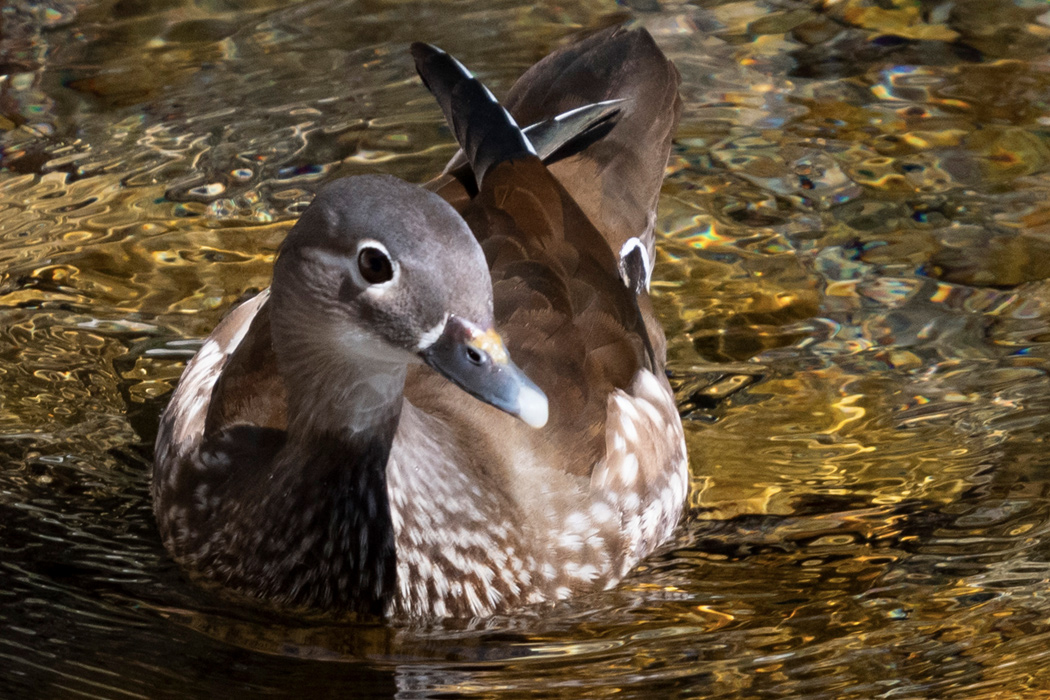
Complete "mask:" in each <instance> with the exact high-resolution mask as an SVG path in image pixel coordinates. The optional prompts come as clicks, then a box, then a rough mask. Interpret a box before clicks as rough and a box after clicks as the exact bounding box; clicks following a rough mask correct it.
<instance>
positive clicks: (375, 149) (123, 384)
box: [0, 0, 1050, 699]
mask: <svg viewBox="0 0 1050 700" xmlns="http://www.w3.org/2000/svg"><path fill="white" fill-rule="evenodd" d="M624 21H625V22H628V23H630V24H632V25H639V26H645V27H647V28H648V29H649V30H650V31H651V32H652V33H653V34H654V35H655V36H656V37H657V40H658V42H659V43H660V44H661V46H662V47H663V48H664V49H665V51H666V52H667V53H668V55H670V56H671V57H672V58H673V59H674V60H675V61H676V63H677V64H678V66H679V68H680V70H681V72H682V76H683V86H682V93H683V97H684V99H685V113H684V116H683V121H682V127H681V129H680V132H679V134H678V137H677V139H676V145H675V149H674V153H673V156H672V160H671V163H670V164H669V167H668V180H667V183H666V186H665V188H664V196H663V198H662V200H661V209H660V218H659V235H660V249H659V261H658V266H657V269H656V275H655V280H654V293H655V298H656V304H657V307H658V309H659V311H660V314H661V317H662V319H663V321H664V324H665V327H666V328H667V331H668V336H669V347H670V355H671V358H670V359H671V363H670V369H671V372H672V380H673V382H674V385H675V387H676V390H677V392H678V398H679V405H680V408H681V411H682V414H683V416H684V418H685V420H686V424H687V439H688V443H689V447H690V459H691V466H692V471H693V475H694V483H693V487H694V488H693V493H692V496H691V500H690V508H689V512H688V514H687V517H686V519H685V521H684V522H683V524H682V526H681V528H680V529H679V533H678V537H677V539H676V541H675V542H673V543H672V544H671V545H669V546H668V547H667V548H666V549H665V551H663V552H662V553H661V554H660V555H659V556H656V557H654V558H653V559H651V560H650V561H648V562H646V563H645V565H643V566H641V567H639V569H638V570H637V571H636V572H635V573H634V574H632V575H631V576H630V577H629V579H628V580H626V581H625V582H624V583H623V584H622V585H621V586H620V587H619V588H617V589H616V590H614V591H612V592H607V593H600V594H594V595H591V596H585V597H583V598H580V599H577V600H574V601H571V602H568V603H563V604H559V605H557V606H555V607H553V608H540V609H536V610H530V611H526V612H523V613H521V614H519V615H514V616H509V617H502V618H496V619H493V620H487V621H475V622H472V623H453V622H447V623H443V624H436V625H430V626H423V627H419V628H412V629H404V628H388V627H383V626H363V625H357V626H353V625H333V624H330V623H325V622H324V621H321V620H287V619H281V618H277V617H275V616H270V615H267V614H265V613H260V612H257V611H249V610H241V609H237V608H234V607H232V606H229V605H225V604H220V603H219V602H218V601H216V599H215V598H212V597H209V596H208V595H207V594H205V593H202V592H201V591H199V590H198V589H197V588H196V587H194V586H193V585H192V584H191V583H189V582H188V581H187V580H186V579H185V577H184V576H183V575H182V573H181V572H180V571H178V570H177V568H176V567H175V566H174V565H173V564H172V563H171V562H170V561H169V560H168V558H167V556H166V555H165V553H164V551H163V549H162V547H161V545H160V542H159V538H158V536H157V533H156V530H155V525H154V521H153V518H152V514H151V512H150V504H149V497H148V481H149V463H150V457H151V449H152V448H151V444H152V440H153V437H154V434H155V430H156V423H157V417H158V415H159V412H160V410H161V409H162V407H163V405H164V403H165V401H166V399H167V396H168V394H169V393H170V391H171V389H172V387H173V386H174V384H175V383H176V381H177V379H178V376H179V374H180V372H181V371H182V368H183V367H184V364H185V362H186V360H187V359H188V358H189V357H190V356H191V355H192V353H193V351H194V350H195V348H196V347H197V341H198V340H199V339H200V338H201V337H203V336H204V335H206V334H207V332H208V331H209V330H210V329H211V327H212V326H213V325H214V324H215V323H216V322H217V320H218V319H219V318H220V317H221V316H222V313H223V311H224V309H226V308H227V307H228V306H229V305H230V304H231V303H233V302H234V301H236V300H237V299H238V298H240V297H241V296H242V295H244V294H245V293H251V292H252V291H254V290H258V289H261V288H263V287H265V286H266V285H267V284H268V282H269V273H270V266H271V264H272V261H273V256H274V252H275V250H276V247H277V245H278V243H279V242H280V240H281V239H282V237H283V235H284V233H285V232H286V231H287V228H288V225H289V222H291V221H293V220H294V219H295V217H296V216H297V215H298V214H299V213H300V212H301V211H302V209H303V207H304V206H305V205H306V204H307V203H308V202H309V200H310V197H311V195H312V193H313V192H314V191H315V190H316V188H317V187H318V186H320V184H321V183H323V182H325V181H327V180H330V179H332V178H334V177H338V176H342V175H348V174H355V173H365V172H388V173H393V174H396V175H399V176H401V177H404V178H406V179H409V180H416V181H419V180H424V179H426V178H428V177H429V176H430V175H432V174H433V173H435V172H437V171H438V170H439V169H440V168H441V166H442V165H443V163H444V162H445V160H447V158H448V157H449V156H450V155H451V154H452V152H453V147H452V145H451V138H450V136H449V133H448V131H447V130H446V129H445V128H444V126H443V125H442V122H441V117H440V114H439V113H438V111H437V109H436V107H435V106H434V104H433V102H432V100H431V98H430V96H429V95H428V94H427V93H426V91H425V90H424V89H423V88H422V86H421V85H420V84H419V82H418V80H417V79H416V78H415V77H414V74H413V70H412V67H411V62H410V60H409V57H408V55H407V45H408V44H409V43H410V42H411V41H415V40H425V41H430V42H433V43H437V44H439V45H441V46H443V47H444V48H446V49H447V50H449V51H451V52H453V53H455V54H456V55H458V56H459V57H460V58H462V59H463V60H464V62H465V63H467V64H468V65H469V66H471V67H472V68H474V69H475V70H476V72H477V73H478V74H479V76H480V77H481V78H482V79H484V80H485V81H486V82H487V83H488V84H490V85H491V86H492V88H493V89H494V91H495V92H496V93H497V94H503V93H505V91H506V90H507V88H508V87H509V86H510V84H511V83H512V82H513V80H514V78H515V77H517V76H518V75H519V74H520V73H521V72H522V71H523V70H524V69H525V68H526V67H528V66H529V65H531V64H532V63H534V62H535V61H536V60H538V59H539V58H541V57H542V56H543V55H545V54H547V53H548V52H549V51H551V50H552V49H553V48H555V47H556V46H558V45H560V44H561V43H562V42H564V41H566V40H568V39H569V38H570V37H571V36H572V35H573V34H574V33H576V32H580V31H586V30H589V29H595V28H599V27H601V26H605V25H608V24H610V23H614V22H624ZM0 23H2V24H0V37H2V38H0V75H2V76H3V77H2V79H0V167H2V171H0V455H2V460H0V668H3V669H4V671H3V673H2V674H0V694H3V695H5V696H7V695H9V696H11V697H102V698H129V697H130V698H135V697H149V698H154V697H185V696H219V695H221V694H226V695H228V696H231V697H241V696H246V695H278V696H279V695H295V696H316V697H327V696H338V697H347V696H350V697H370V696H375V697H389V696H391V695H398V696H399V697H404V698H414V697H432V696H443V697H449V696H455V697H460V696H464V697H491V696H495V695H501V694H510V695H514V696H522V697H551V696H558V697H579V696H585V695H586V696H606V695H614V694H615V695H618V696H620V697H655V696H659V697H663V696H667V697H710V698H775V697H784V698H858V699H859V698H876V697H877V698H967V699H969V698H993V697H996V698H997V697H1011V696H1013V697H1019V696H1028V697H1034V696H1038V695H1039V694H1042V693H1046V692H1047V691H1048V690H1050V660H1048V659H1047V656H1048V655H1050V623H1048V620H1050V600H1048V596H1047V593H1046V591H1047V590H1048V580H1050V537H1048V536H1047V531H1048V529H1050V489H1048V485H1050V453H1048V450H1047V447H1046V436H1047V435H1048V434H1050V432H1048V428H1050V391H1048V390H1050V380H1048V377H1047V369H1048V363H1050V347H1048V343H1050V284H1048V282H1047V279H1048V278H1050V205H1048V204H1047V202H1048V201H1050V196H1048V195H1050V109H1048V103H1050V51H1048V45H1050V5H1047V4H1046V3H1045V2H1044V1H1043V0H1013V1H1011V0H946V1H944V2H939V3H933V2H918V1H915V0H884V1H880V2H876V1H875V0H838V1H832V0H828V1H826V2H805V1H801V0H798V1H792V0H767V1H758V0H746V1H742V2H718V1H716V0H697V1H696V2H690V3H686V2H672V1H670V0H667V1H661V0H630V1H629V2H624V3H621V4H615V3H612V2H602V1H598V0H589V1H587V2H581V3H566V4H561V3H556V2H540V3H536V4H533V3H523V2H517V1H515V2H512V1H510V0H498V1H496V2H491V1H485V2H482V1H481V0H458V1H456V2H446V3H431V2H423V1H415V2H413V1H410V0H361V1H358V2H350V1H336V0H316V1H312V2H298V3H288V2H277V1H276V0H197V1H196V2H193V1H191V0H163V1H162V2H146V1H145V0H66V1H62V2H60V1H58V0H50V1H48V2H39V3H37V2H33V3H30V2H15V3H8V4H5V5H4V6H3V8H2V9H0Z"/></svg>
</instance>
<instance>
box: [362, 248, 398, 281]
mask: <svg viewBox="0 0 1050 700" xmlns="http://www.w3.org/2000/svg"><path fill="white" fill-rule="evenodd" d="M357 269H359V270H360V271H361V276H362V277H364V278H365V281H366V282H368V283H369V284H382V283H383V282H389V281H390V280H391V279H392V278H393V277H394V266H393V265H392V264H391V263H390V258H388V257H387V255H386V253H384V252H383V251H381V250H379V248H372V247H365V248H362V249H361V252H360V253H358V254H357Z"/></svg>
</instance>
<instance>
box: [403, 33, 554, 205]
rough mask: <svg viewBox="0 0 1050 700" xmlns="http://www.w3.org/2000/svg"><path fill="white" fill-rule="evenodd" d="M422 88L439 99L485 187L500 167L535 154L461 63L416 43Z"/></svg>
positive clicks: (415, 53) (527, 141)
mask: <svg viewBox="0 0 1050 700" xmlns="http://www.w3.org/2000/svg"><path fill="white" fill-rule="evenodd" d="M412 57H413V58H414V59H415V61H416V71H417V72H418V73H419V77H420V78H422V79H423V84H424V85H426V86H427V89H428V90H430V92H431V93H433V94H434V97H435V98H437V102H438V105H439V106H440V107H441V111H442V112H443V113H444V115H445V121H446V122H448V125H449V127H450V128H451V129H452V133H453V134H455V136H456V141H458V142H459V145H460V147H461V148H462V149H463V152H464V153H465V154H466V156H467V160H469V161H470V165H471V167H472V168H473V170H474V177H475V178H476V179H477V182H478V184H479V185H480V183H481V181H482V179H483V178H484V177H485V173H486V172H488V170H489V169H490V168H492V167H493V166H494V165H496V164H497V163H501V162H503V161H505V160H510V159H512V158H522V157H525V156H534V155H536V151H535V149H533V147H532V144H531V143H530V142H529V139H528V137H526V136H525V134H524V133H523V132H522V130H521V127H519V126H518V124H517V123H516V122H515V121H514V119H513V118H512V117H511V116H510V113H509V112H508V111H507V110H505V109H504V108H503V106H502V105H501V104H500V103H499V102H497V101H496V98H495V97H493V96H492V93H491V92H489V90H488V88H486V87H485V86H484V85H482V84H481V82H480V81H479V80H478V79H477V78H475V77H474V76H473V75H471V73H470V71H468V70H467V69H466V68H464V67H463V64H461V63H460V62H459V61H457V60H456V59H454V58H453V57H452V56H449V55H448V54H447V53H445V52H444V51H442V50H441V49H439V48H437V47H435V46H431V45H430V44H422V43H415V44H412Z"/></svg>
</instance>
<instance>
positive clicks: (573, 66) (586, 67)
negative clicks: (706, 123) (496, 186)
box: [503, 27, 682, 256]
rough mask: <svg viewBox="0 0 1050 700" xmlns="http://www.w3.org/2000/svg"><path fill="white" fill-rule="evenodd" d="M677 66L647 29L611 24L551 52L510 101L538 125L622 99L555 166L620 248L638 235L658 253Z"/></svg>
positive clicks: (515, 111) (678, 107)
mask: <svg viewBox="0 0 1050 700" xmlns="http://www.w3.org/2000/svg"><path fill="white" fill-rule="evenodd" d="M680 82H681V78H680V76H679V74H678V70H677V69H676V68H675V67H674V64H672V63H671V62H670V61H668V60H667V58H666V57H665V56H664V55H663V53H662V52H661V51H660V49H659V48H658V47H657V46H656V43H655V42H654V41H653V38H652V37H651V36H650V35H649V33H648V32H645V31H627V30H625V29H623V28H622V27H612V28H610V29H606V30H603V31H600V32H598V33H596V34H594V35H592V36H590V37H588V38H586V39H584V40H583V41H580V42H578V43H575V44H572V45H570V46H567V47H565V48H562V49H560V50H558V51H555V52H554V53H552V54H550V55H549V56H547V57H546V58H544V59H543V60H541V61H539V62H538V63H537V64H536V65H534V66H533V67H532V68H530V69H529V70H527V71H526V72H525V74H524V75H522V76H521V78H519V79H518V81H517V82H516V83H515V84H514V87H513V88H511V90H510V93H509V94H508V95H507V98H506V99H505V100H503V104H504V106H506V107H507V109H508V110H510V113H511V114H512V115H513V116H514V118H515V119H516V120H517V121H518V123H519V124H532V123H535V122H538V121H542V120H544V119H548V118H550V117H552V116H554V115H556V114H560V113H562V112H565V111H568V110H570V109H574V108H576V107H581V106H583V105H585V104H590V103H594V102H601V101H604V100H611V99H623V100H624V102H623V103H622V104H621V105H620V113H619V115H618V116H617V121H616V125H615V126H614V127H613V128H612V130H611V131H610V132H609V133H608V134H606V135H605V136H603V137H602V138H601V139H600V140H599V141H598V142H597V143H594V144H592V145H591V146H589V147H588V148H587V149H585V150H584V151H583V152H581V153H579V154H577V155H575V156H572V157H571V158H566V159H564V160H561V161H559V162H557V163H554V164H552V165H551V166H550V170H551V172H552V173H553V174H554V176H555V177H556V178H558V180H559V181H560V182H561V183H562V185H564V187H565V189H566V190H568V192H569V194H570V195H571V196H572V198H573V199H574V200H575V201H576V203H577V204H578V205H579V206H580V208H581V209H582V210H583V211H584V213H585V214H587V216H588V217H589V218H590V219H591V221H592V222H594V224H595V226H597V227H598V229H599V230H600V231H601V232H602V233H603V234H604V235H605V237H606V238H607V240H608V241H609V244H610V245H611V246H612V248H613V250H614V251H617V252H619V250H620V249H621V248H622V247H623V244H624V243H625V242H626V241H627V240H628V239H629V238H631V237H632V236H637V237H639V238H640V239H641V240H642V242H643V244H644V245H645V246H646V248H647V249H648V251H649V254H650V256H651V255H652V253H653V232H652V224H653V222H652V221H650V220H649V213H650V212H651V211H653V210H654V208H655V204H656V200H657V197H658V196H659V193H660V185H661V183H662V182H663V176H664V169H665V168H666V166H667V159H668V156H669V154H670V150H671V138H672V136H673V135H674V131H675V129H676V128H677V126H678V119H679V117H680V116H681V112H682V101H681V98H680V97H679V95H678V85H679V83H680Z"/></svg>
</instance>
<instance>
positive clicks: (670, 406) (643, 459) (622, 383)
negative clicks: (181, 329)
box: [151, 27, 689, 619]
mask: <svg viewBox="0 0 1050 700" xmlns="http://www.w3.org/2000/svg"><path fill="white" fill-rule="evenodd" d="M411 53H412V56H413V58H414V61H415V64H416V68H417V71H418V73H419V75H420V77H421V78H422V81H423V83H424V85H425V86H426V87H427V88H428V89H429V90H430V92H431V93H432V94H433V95H434V97H435V98H436V100H437V102H438V105H439V106H440V108H441V110H442V113H443V114H444V116H445V119H446V122H447V123H448V126H449V128H450V129H451V131H452V133H453V134H454V135H455V137H456V140H457V142H458V144H459V146H460V150H459V151H458V152H457V153H456V155H455V156H454V157H453V158H452V159H451V160H450V161H449V163H448V166H447V167H446V168H445V170H444V171H443V172H442V173H441V174H439V175H438V176H437V177H435V178H434V179H433V180H431V181H430V182H427V183H425V184H423V185H415V184H410V183H408V182H405V181H402V180H400V179H398V178H395V177H392V176H389V175H358V176H352V177H346V178H342V179H337V180H335V181H333V182H331V183H329V184H327V185H325V186H324V187H322V188H321V189H320V190H319V192H317V194H316V196H315V198H314V199H313V201H312V203H311V204H310V205H309V206H308V207H307V208H306V209H305V210H304V212H303V213H302V215H301V216H300V218H299V219H298V221H297V222H296V223H295V224H294V226H293V227H292V228H291V229H290V231H289V233H288V234H287V237H286V239H285V240H284V241H283V243H282V244H281V246H280V249H279V251H278V255H277V257H276V260H275V263H274V270H273V277H272V281H271V285H270V287H269V288H268V289H266V290H264V291H263V292H261V293H259V294H258V295H256V296H254V297H252V298H251V299H249V300H248V301H246V302H244V303H242V304H241V305H239V306H236V307H235V308H233V309H232V310H231V311H230V312H228V314H227V315H226V316H225V317H224V318H223V319H222V320H221V321H220V322H219V324H218V325H217V326H216V327H215V329H214V331H213V332H212V333H211V334H210V335H209V336H208V337H207V338H206V339H205V340H204V341H203V343H202V345H201V346H200V348H199V350H198V351H197V353H196V354H195V356H194V357H193V359H192V360H191V361H190V362H188V363H187V366H186V368H185V370H184V372H183V375H182V377H181V379H180V381H179V384H178V386H177V388H176V390H175V391H174V392H173V395H172V397H171V400H170V402H169V403H168V405H167V407H166V408H165V410H164V412H163V414H162V415H161V419H160V425H159V430H158V435H157V439H156V445H155V458H154V468H153V475H152V482H151V490H152V499H153V505H154V512H155V516H156V519H157V523H158V526H159V531H160V535H161V538H162V540H163V542H164V545H165V547H166V548H167V550H168V551H169V552H170V554H171V556H172V557H173V559H174V560H175V561H176V562H177V563H178V564H179V565H180V566H181V567H182V568H183V569H184V570H185V571H187V572H188V574H189V575H190V577H191V578H193V579H194V580H196V581H198V582H201V583H202V584H205V585H208V586H213V587H217V588H218V589H220V590H222V591H224V592H227V593H230V594H232V595H234V596H236V597H238V598H243V599H245V600H248V601H253V602H256V603H261V604H264V605H267V606H272V607H275V608H279V609H291V610H295V611H299V610H306V611H320V612H322V613H339V614H350V615H365V616H380V617H386V618H414V619H437V618H479V617H487V616H491V615H495V614H502V613H509V612H512V611H514V610H517V609H520V608H524V607H526V606H531V605H536V604H542V603H547V604H550V603H553V602H554V601H558V600H563V599H566V598H570V597H572V596H576V595H580V594H583V593H586V592H589V591H601V590H605V589H609V588H612V587H613V586H615V585H616V584H617V583H619V582H620V580H621V579H623V577H624V576H626V575H627V574H628V573H629V572H630V571H631V570H632V568H634V567H635V566H636V565H637V564H638V563H639V562H640V561H641V560H642V559H644V558H645V557H647V556H648V555H650V554H651V553H652V552H653V551H654V550H655V549H656V548H657V547H659V546H660V545H662V544H663V543H665V542H666V541H667V540H668V539H669V538H670V537H671V536H672V534H673V532H674V530H675V528H676V526H677V524H678V522H679V520H680V518H681V516H682V511H683V507H684V503H685V500H686V498H687V491H688V485H689V468H688V459H687V454H686V445H685V439H684V433H683V428H682V422H681V419H680V417H679V414H678V411H677V410H676V405H675V400H674V394H673V392H672V390H671V387H670V385H669V383H668V379H667V376H666V368H665V366H666V340H665V336H664V334H663V331H662V329H661V327H660V324H659V321H658V319H657V317H656V314H655V312H654V310H653V306H652V302H651V299H650V297H649V286H650V280H651V274H652V263H653V261H654V260H655V233H654V230H655V220H656V204H657V200H658V196H659V191H660V188H661V186H662V182H663V177H664V171H665V168H666V166H667V163H668V159H669V154H670V149H671V143H672V137H673V135H674V131H675V129H676V127H677V124H678V120H679V117H680V114H681V109H682V105H681V99H680V97H679V92H678V87H679V83H680V78H679V74H678V71H677V70H676V68H675V67H674V65H673V63H672V62H671V61H669V60H668V59H667V57H666V56H665V55H664V54H663V53H662V52H661V50H660V49H659V47H658V46H657V44H656V43H655V41H654V40H653V38H652V36H651V35H650V34H649V33H648V32H647V31H646V30H645V29H644V28H638V29H626V28H623V27H611V28H608V29H606V30H603V31H599V32H597V33H594V34H592V35H591V36H589V37H586V38H584V39H582V40H580V41H577V42H575V43H572V44H569V45H567V46H564V47H562V48H560V49H558V50H556V51H554V52H553V53H551V54H550V55H548V56H546V57H545V58H543V59H542V60H540V61H539V62H538V63H536V64H535V65H533V66H532V67H531V68H530V69H528V70H527V71H526V72H525V73H524V74H523V75H522V77H521V78H519V79H518V81H517V82H516V83H515V84H514V86H513V87H512V88H511V90H510V91H509V93H508V95H507V97H506V99H505V101H504V102H503V103H500V102H499V101H498V100H497V99H496V98H495V97H494V96H493V95H492V93H491V92H490V91H489V90H488V89H487V88H486V87H485V86H484V85H483V84H482V83H481V82H480V81H478V80H477V79H476V78H475V77H474V76H473V74H472V73H470V71H468V70H467V69H466V68H465V67H463V65H462V64H461V63H459V61H457V60H456V59H455V58H453V57H452V56H450V55H449V54H447V53H445V52H444V51H442V50H440V49H438V48H436V47H433V46H430V45H427V44H414V45H413V46H412V48H411ZM519 124H526V125H527V126H526V127H524V128H523V127H520V126H519Z"/></svg>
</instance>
